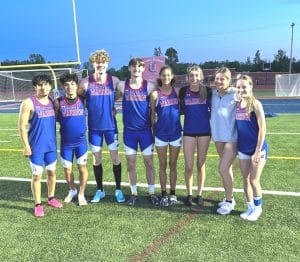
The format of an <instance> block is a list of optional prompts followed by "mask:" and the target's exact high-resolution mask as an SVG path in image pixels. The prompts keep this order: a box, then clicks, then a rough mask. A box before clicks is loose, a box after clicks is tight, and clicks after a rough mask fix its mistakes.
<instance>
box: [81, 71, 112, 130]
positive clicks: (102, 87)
mask: <svg viewBox="0 0 300 262" xmlns="http://www.w3.org/2000/svg"><path fill="white" fill-rule="evenodd" d="M88 81H89V82H88V88H87V91H86V104H87V109H88V127H89V130H97V131H111V130H115V129H116V126H115V121H114V115H113V108H114V103H115V90H114V86H113V80H112V76H110V75H107V80H106V82H105V83H104V84H99V83H97V82H96V80H95V79H94V76H93V75H90V76H89V80H88Z"/></svg>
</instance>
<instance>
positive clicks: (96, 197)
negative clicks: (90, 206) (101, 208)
mask: <svg viewBox="0 0 300 262" xmlns="http://www.w3.org/2000/svg"><path fill="white" fill-rule="evenodd" d="M104 197H105V192H104V190H103V191H102V190H100V189H99V190H97V191H96V194H95V195H94V197H93V199H92V200H91V202H92V203H98V202H99V201H100V200H101V199H102V198H104Z"/></svg>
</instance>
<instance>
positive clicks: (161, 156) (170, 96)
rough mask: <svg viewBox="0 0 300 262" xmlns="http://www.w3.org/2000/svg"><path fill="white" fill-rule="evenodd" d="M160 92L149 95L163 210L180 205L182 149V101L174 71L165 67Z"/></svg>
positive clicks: (161, 77) (160, 77)
mask: <svg viewBox="0 0 300 262" xmlns="http://www.w3.org/2000/svg"><path fill="white" fill-rule="evenodd" d="M157 83H158V85H159V89H158V90H154V91H153V92H152V93H151V95H150V105H151V122H152V129H153V131H154V135H155V146H156V151H157V155H158V160H159V178H160V186H161V199H160V205H161V206H168V205H169V204H171V205H174V204H176V202H177V198H176V194H175V190H176V180H177V159H178V154H179V151H180V147H181V130H182V129H181V124H180V110H179V100H178V96H177V93H176V91H175V88H174V87H173V84H174V83H175V79H174V75H173V72H172V69H171V67H169V66H163V67H162V68H161V69H160V72H159V79H158V80H157ZM168 147H169V165H170V186H171V190H170V196H169V197H168V195H167V174H166V170H167V157H168V155H167V153H168Z"/></svg>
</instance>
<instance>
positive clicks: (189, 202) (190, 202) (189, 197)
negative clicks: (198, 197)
mask: <svg viewBox="0 0 300 262" xmlns="http://www.w3.org/2000/svg"><path fill="white" fill-rule="evenodd" d="M184 204H185V205H186V206H192V205H193V199H192V196H187V197H186V199H185V201H184Z"/></svg>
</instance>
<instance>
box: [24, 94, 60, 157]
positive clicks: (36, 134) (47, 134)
mask: <svg viewBox="0 0 300 262" xmlns="http://www.w3.org/2000/svg"><path fill="white" fill-rule="evenodd" d="M30 99H31V101H32V103H33V108H34V110H33V115H32V118H31V119H30V120H29V125H30V126H29V131H28V140H29V145H30V147H31V151H32V153H33V154H36V153H37V154H43V153H46V152H50V151H56V121H55V112H54V105H53V102H52V100H51V99H49V103H48V104H47V105H43V104H41V103H40V102H39V101H38V100H37V98H36V97H35V96H32V97H30Z"/></svg>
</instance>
